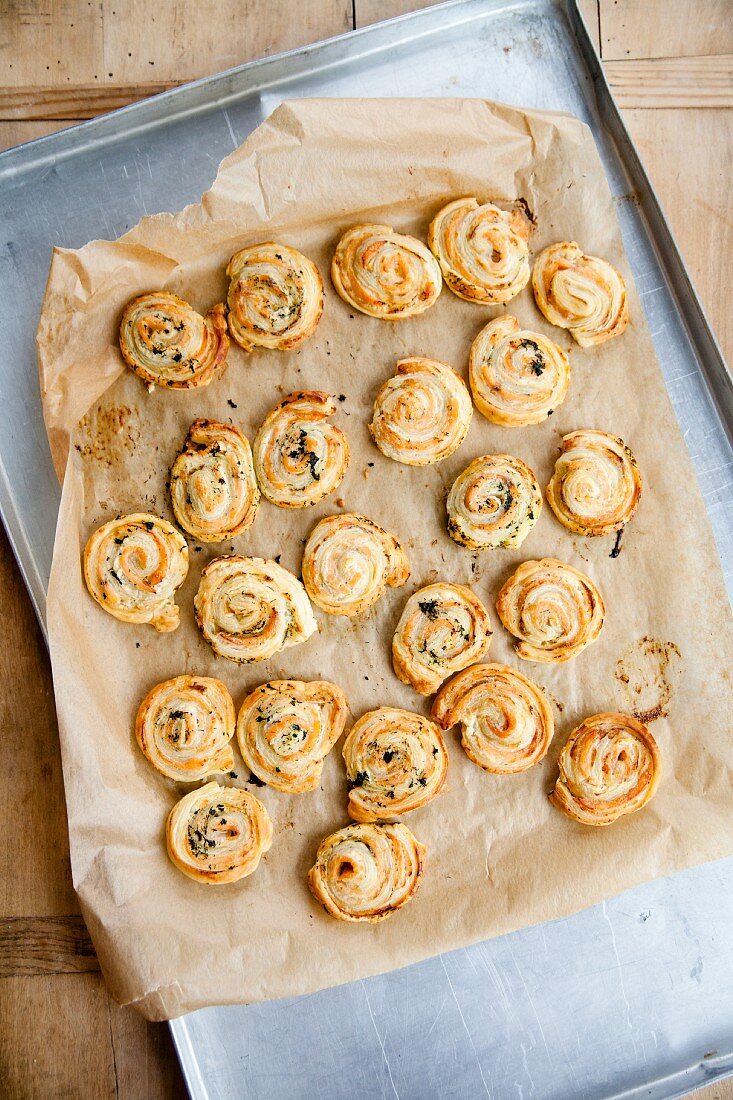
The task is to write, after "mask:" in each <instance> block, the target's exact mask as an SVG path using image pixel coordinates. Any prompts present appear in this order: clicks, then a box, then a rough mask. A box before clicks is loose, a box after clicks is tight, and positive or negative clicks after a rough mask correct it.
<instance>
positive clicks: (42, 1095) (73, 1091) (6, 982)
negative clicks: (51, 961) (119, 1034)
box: [0, 974, 185, 1100]
mask: <svg viewBox="0 0 733 1100" xmlns="http://www.w3.org/2000/svg"><path fill="white" fill-rule="evenodd" d="M114 1066H115V1059H114V1051H113V1048H112V1038H111V1031H110V1025H109V1012H108V1009H107V994H106V992H105V989H104V984H103V982H102V979H101V977H100V975H99V974H74V975H66V974H58V975H55V976H54V977H46V978H3V979H2V981H0V1095H2V1097H3V1100H48V1098H49V1097H53V1100H87V1098H92V1097H93V1098H94V1100H118V1098H119V1093H118V1090H117V1081H116V1077H115V1068H114ZM180 1095H185V1093H183V1092H182V1093H181V1094H180ZM150 1100H156V1098H155V1096H154V1094H151V1096H150Z"/></svg>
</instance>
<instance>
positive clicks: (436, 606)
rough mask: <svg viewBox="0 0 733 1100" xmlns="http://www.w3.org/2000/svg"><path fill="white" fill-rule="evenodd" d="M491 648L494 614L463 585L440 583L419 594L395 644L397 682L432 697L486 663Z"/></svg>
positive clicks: (401, 623)
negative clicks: (471, 668) (465, 672)
mask: <svg viewBox="0 0 733 1100" xmlns="http://www.w3.org/2000/svg"><path fill="white" fill-rule="evenodd" d="M490 644H491V621H490V619H489V613H488V611H487V610H486V608H485V607H484V605H483V604H482V603H481V601H480V600H479V599H478V597H477V596H476V595H474V593H473V592H472V591H471V589H470V588H467V587H466V586H465V585H462V584H449V583H448V582H447V581H439V582H438V583H436V584H428V585H426V587H425V588H421V589H419V591H417V592H415V593H413V595H412V596H410V598H409V600H408V601H407V603H406V604H405V610H404V611H403V612H402V616H401V618H400V621H399V623H398V624H397V629H396V630H395V633H394V637H393V639H392V662H393V664H394V670H395V674H396V676H397V678H398V679H399V680H401V681H402V683H403V684H411V685H412V687H414V689H415V691H419V692H420V694H421V695H431V694H432V693H433V692H434V691H437V690H438V688H439V687H440V685H441V684H442V683H443V681H444V680H446V679H447V678H448V677H449V676H452V675H453V673H454V672H458V671H459V670H460V669H462V668H466V667H467V666H468V665H472V664H473V663H474V662H475V661H480V660H481V658H482V657H483V656H484V655H485V654H486V653H487V651H488V648H489V645H490Z"/></svg>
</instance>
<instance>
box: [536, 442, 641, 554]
mask: <svg viewBox="0 0 733 1100" xmlns="http://www.w3.org/2000/svg"><path fill="white" fill-rule="evenodd" d="M640 498H641V475H640V474H639V469H638V467H637V465H636V459H635V458H634V456H633V454H632V453H631V451H630V450H629V448H628V447H627V446H626V444H625V443H624V441H623V440H622V439H618V438H617V436H615V435H609V434H608V433H607V432H598V431H595V430H593V429H590V428H587V429H585V430H583V431H579V432H570V434H569V435H566V436H563V441H562V447H561V449H560V457H559V458H558V460H557V462H556V463H555V472H554V474H553V475H552V480H551V481H550V484H549V485H548V486H547V500H548V503H549V505H550V507H551V508H552V510H553V512H554V513H555V515H556V516H557V518H558V519H559V520H560V523H562V524H563V526H564V527H567V528H568V530H569V531H573V532H575V534H576V535H609V534H611V533H612V532H613V531H620V530H621V528H622V527H623V526H624V525H625V524H627V523H628V522H629V520H630V519H631V517H632V516H633V514H634V512H635V511H636V509H637V507H638V504H639V500H640Z"/></svg>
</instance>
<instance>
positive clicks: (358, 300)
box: [331, 225, 443, 321]
mask: <svg viewBox="0 0 733 1100" xmlns="http://www.w3.org/2000/svg"><path fill="white" fill-rule="evenodd" d="M331 279H332V281H333V285H334V286H335V288H336V290H337V291H338V293H339V295H340V296H341V297H342V298H343V300H344V301H345V302H347V303H348V305H350V306H353V307H354V309H358V310H359V312H360V313H366V314H367V315H368V316H369V317H377V318H379V319H381V320H384V321H398V320H400V319H401V318H403V317H414V316H416V315H417V314H418V313H424V312H425V310H426V309H429V308H430V306H432V305H433V304H434V303H435V301H436V299H437V297H438V295H439V294H440V291H441V288H442V286H443V280H442V278H441V276H440V268H439V267H438V264H437V262H436V260H435V257H434V256H433V255H432V253H431V252H430V250H429V249H428V248H426V247H425V245H424V244H423V243H422V241H418V240H417V238H416V237H406V236H404V235H403V234H401V233H395V232H394V230H393V229H392V227H391V226H389V225H354V226H352V228H351V229H347V231H346V232H345V233H344V235H343V237H342V238H341V240H340V241H339V243H338V244H337V246H336V252H335V253H334V257H333V262H332V263H331Z"/></svg>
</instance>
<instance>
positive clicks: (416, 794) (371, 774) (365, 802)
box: [344, 707, 448, 821]
mask: <svg viewBox="0 0 733 1100" xmlns="http://www.w3.org/2000/svg"><path fill="white" fill-rule="evenodd" d="M344 760H345V762H346V773H347V775H348V778H349V782H350V783H351V784H352V787H351V790H350V791H349V806H348V810H349V816H350V817H353V819H354V821H390V820H391V819H392V818H394V817H400V816H401V815H402V814H406V813H409V811H410V810H417V809H418V808H419V807H420V806H425V805H426V804H427V803H428V802H431V801H432V800H433V799H434V798H435V796H436V795H437V794H439V793H440V791H441V789H442V787H443V784H444V783H445V777H446V774H447V772H448V752H447V750H446V747H445V742H444V741H443V737H442V734H441V732H440V730H439V729H438V727H437V726H436V725H435V723H434V722H431V721H430V720H429V719H428V718H423V716H422V715H421V714H413V713H412V711H409V710H398V709H397V708H396V707H379V708H378V709H377V710H370V711H367V713H366V714H363V715H362V717H361V718H360V719H359V720H358V722H356V723H355V724H354V725H353V726H352V727H351V731H350V733H349V736H348V737H347V738H346V741H345V743H344Z"/></svg>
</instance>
